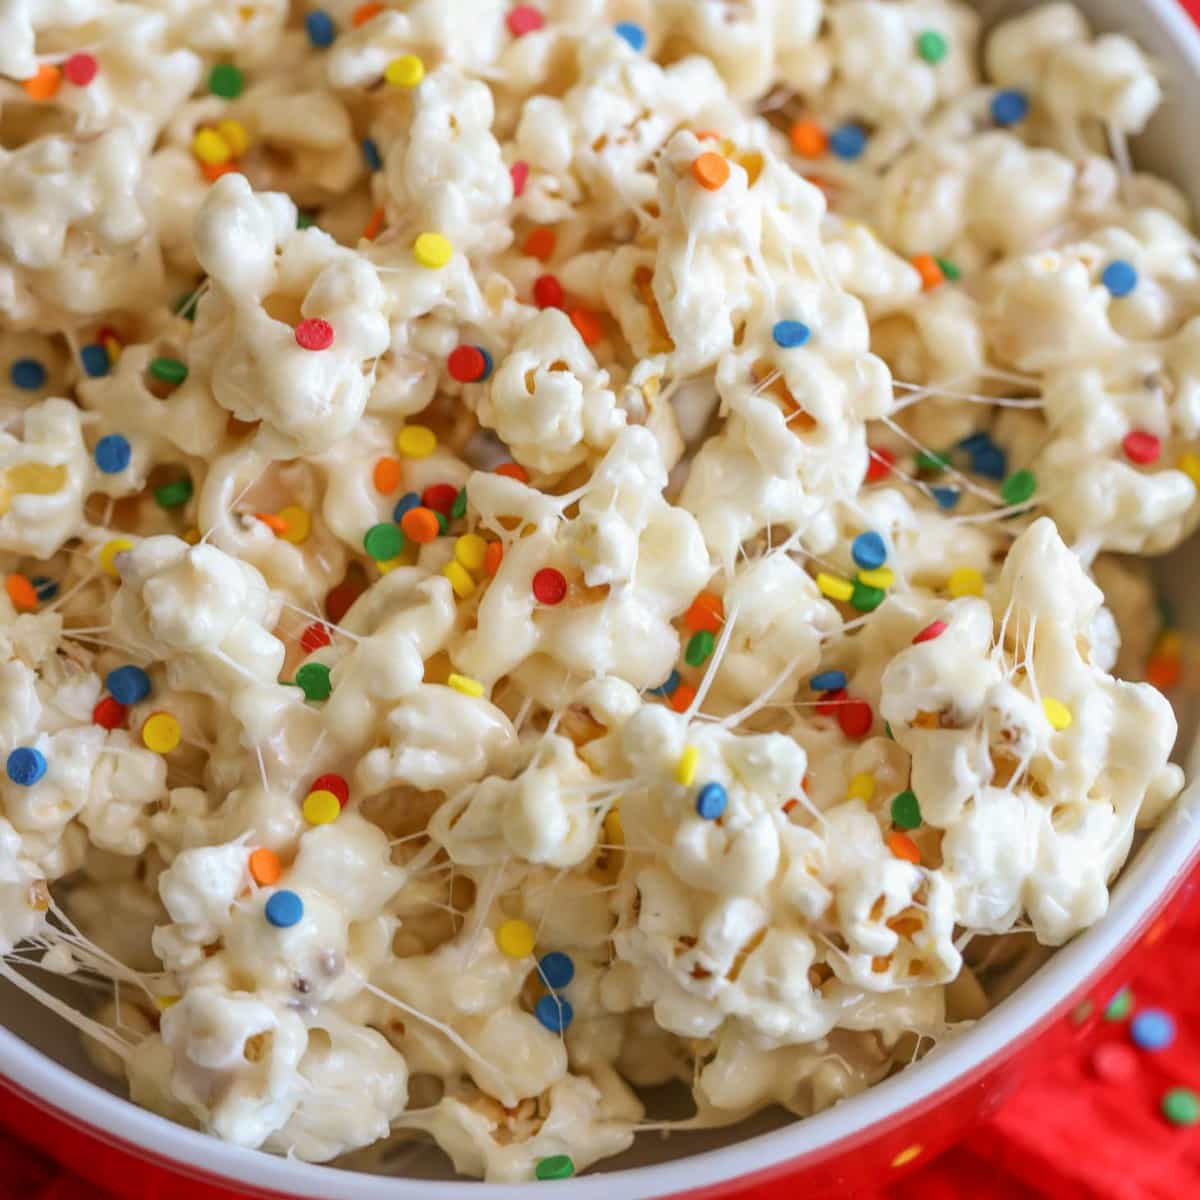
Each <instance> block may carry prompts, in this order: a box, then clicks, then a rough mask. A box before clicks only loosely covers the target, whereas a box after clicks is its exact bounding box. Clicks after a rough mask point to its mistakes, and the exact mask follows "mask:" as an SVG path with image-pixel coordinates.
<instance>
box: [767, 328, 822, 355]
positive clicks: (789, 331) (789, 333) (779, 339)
mask: <svg viewBox="0 0 1200 1200" xmlns="http://www.w3.org/2000/svg"><path fill="white" fill-rule="evenodd" d="M771 336H772V337H773V338H774V339H775V345H777V346H782V347H783V349H784V350H794V349H795V348H796V347H797V346H803V345H804V344H805V342H807V341H808V339H809V338H810V337H812V330H811V329H809V327H808V326H807V325H805V324H804V322H803V321H776V322H775V328H774V329H772V330H771Z"/></svg>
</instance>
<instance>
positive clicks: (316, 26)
mask: <svg viewBox="0 0 1200 1200" xmlns="http://www.w3.org/2000/svg"><path fill="white" fill-rule="evenodd" d="M304 28H305V31H306V32H307V33H308V40H309V41H310V42H312V44H313V45H314V46H316V48H317V49H318V50H324V49H325V48H326V47H327V46H332V45H333V39H334V38H335V37H337V26H336V25H334V23H333V18H332V17H331V16H330V15H329V14H328V13H327V12H325V10H324V9H321V8H317V9H314V10H313V11H312V12H310V13H309V14H308V16H307V17H305V18H304Z"/></svg>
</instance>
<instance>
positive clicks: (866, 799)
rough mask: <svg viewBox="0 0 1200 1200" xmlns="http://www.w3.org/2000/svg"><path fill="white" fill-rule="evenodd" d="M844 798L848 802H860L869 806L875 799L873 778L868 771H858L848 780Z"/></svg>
mask: <svg viewBox="0 0 1200 1200" xmlns="http://www.w3.org/2000/svg"><path fill="white" fill-rule="evenodd" d="M846 796H847V798H848V799H850V800H861V801H863V803H864V804H869V803H870V802H871V801H872V800H874V799H875V776H874V775H872V774H871V773H870V771H860V772H859V773H858V774H857V775H855V776H853V777H852V778H851V780H850V784H849V786H848V787H847V788H846Z"/></svg>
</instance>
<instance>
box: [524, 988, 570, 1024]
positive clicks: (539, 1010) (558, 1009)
mask: <svg viewBox="0 0 1200 1200" xmlns="http://www.w3.org/2000/svg"><path fill="white" fill-rule="evenodd" d="M533 1015H534V1016H535V1017H537V1019H538V1020H539V1021H541V1023H542V1024H543V1025H545V1027H546V1028H547V1029H548V1030H550V1032H551V1033H562V1031H563V1030H564V1029H566V1027H567V1026H568V1025H570V1023H571V1022H572V1021H573V1020H574V1019H575V1010H574V1009H573V1008H572V1007H571V1002H570V1001H569V1000H564V999H562V997H561V996H556V995H554V994H553V993H552V992H551V993H548V994H547V995H545V996H543V997H542V998H541V999H540V1000H539V1001H538V1002H537V1004H535V1005H534V1008H533Z"/></svg>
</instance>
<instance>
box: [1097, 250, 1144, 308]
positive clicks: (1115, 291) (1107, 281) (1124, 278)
mask: <svg viewBox="0 0 1200 1200" xmlns="http://www.w3.org/2000/svg"><path fill="white" fill-rule="evenodd" d="M1100 282H1101V283H1102V284H1104V286H1105V287H1106V288H1108V291H1109V294H1110V295H1112V296H1115V297H1116V298H1117V299H1118V300H1120V299H1121V298H1122V297H1123V296H1128V295H1129V293H1130V292H1132V291H1133V289H1134V288H1135V287H1137V285H1138V273H1137V268H1136V267H1135V266H1134V265H1133V263H1128V262H1126V261H1125V260H1124V259H1123V258H1118V259H1117V260H1116V261H1115V262H1110V263H1109V264H1108V266H1107V267H1105V268H1104V274H1103V275H1101V276H1100Z"/></svg>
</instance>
